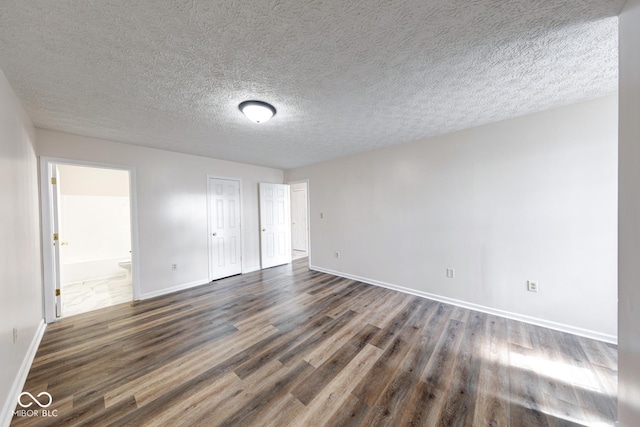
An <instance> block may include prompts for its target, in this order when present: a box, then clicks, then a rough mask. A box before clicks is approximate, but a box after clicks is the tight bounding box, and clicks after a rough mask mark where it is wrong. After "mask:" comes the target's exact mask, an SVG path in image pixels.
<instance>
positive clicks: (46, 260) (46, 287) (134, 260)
mask: <svg viewBox="0 0 640 427" xmlns="http://www.w3.org/2000/svg"><path fill="white" fill-rule="evenodd" d="M39 160H40V202H41V203H40V208H41V212H42V218H41V224H42V227H41V230H42V260H43V275H44V280H43V292H44V316H45V322H47V323H51V322H54V321H56V320H57V319H56V313H55V298H54V296H53V295H54V289H55V286H56V283H55V270H54V268H55V267H54V265H53V249H52V246H51V245H49V244H47V242H50V241H51V235H52V233H53V232H52V218H53V216H52V215H53V213H52V212H51V194H50V189H51V186H50V184H49V169H50V167H51V165H72V166H88V167H95V168H102V169H116V170H124V171H127V172H129V205H130V207H129V210H130V212H131V265H132V276H131V278H132V282H133V300H134V301H138V300H140V299H141V295H140V253H139V250H138V249H139V244H138V204H137V199H138V197H137V193H136V168H135V166H125V165H114V164H109V163H99V162H90V161H85V160H73V159H64V158H59V157H46V156H40V159H39ZM63 314H64V313H63Z"/></svg>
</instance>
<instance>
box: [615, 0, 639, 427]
mask: <svg viewBox="0 0 640 427" xmlns="http://www.w3.org/2000/svg"><path fill="white" fill-rule="evenodd" d="M619 38H620V172H619V198H620V205H619V211H620V213H619V219H618V220H619V235H618V236H619V237H618V238H619V254H620V258H619V264H618V274H619V284H618V286H619V288H618V293H619V298H620V302H619V306H618V313H619V317H618V322H619V332H618V333H619V344H618V416H619V420H620V425H621V426H624V427H632V426H637V425H638V422H640V421H639V420H640V329H639V326H640V0H629V1H627V4H626V6H625V8H624V10H623V11H622V13H621V14H620V31H619Z"/></svg>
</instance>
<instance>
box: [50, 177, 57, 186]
mask: <svg viewBox="0 0 640 427" xmlns="http://www.w3.org/2000/svg"><path fill="white" fill-rule="evenodd" d="M57 183H58V182H57V180H56V177H55V176H52V177H51V185H56V184H57Z"/></svg>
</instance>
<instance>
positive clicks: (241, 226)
mask: <svg viewBox="0 0 640 427" xmlns="http://www.w3.org/2000/svg"><path fill="white" fill-rule="evenodd" d="M212 179H224V180H227V181H238V184H239V188H240V273H241V274H243V273H244V225H243V224H244V212H243V210H242V208H243V203H242V179H241V178H232V177H228V176H218V175H209V174H207V242H209V243H208V244H207V250H208V256H209V260H208V264H209V281H212V280H214V279H213V264H212V263H211V259H212V251H211V239H210V237H211V233H212V231H211V196H210V194H211V187H210V183H211V180H212ZM218 279H224V277H219V278H218ZM216 280H217V279H216Z"/></svg>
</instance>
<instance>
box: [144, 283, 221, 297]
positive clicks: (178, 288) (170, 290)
mask: <svg viewBox="0 0 640 427" xmlns="http://www.w3.org/2000/svg"><path fill="white" fill-rule="evenodd" d="M209 282H210V281H209V279H201V280H196V281H195V282H189V283H183V284H181V285H176V286H172V287H170V288H165V289H159V290H157V291H151V292H145V293H143V294H140V299H141V300H144V299H149V298H155V297H159V296H162V295H167V294H171V293H173V292H178V291H183V290H185V289H189V288H195V287H196V286H201V285H206V284H207V283H209Z"/></svg>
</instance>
